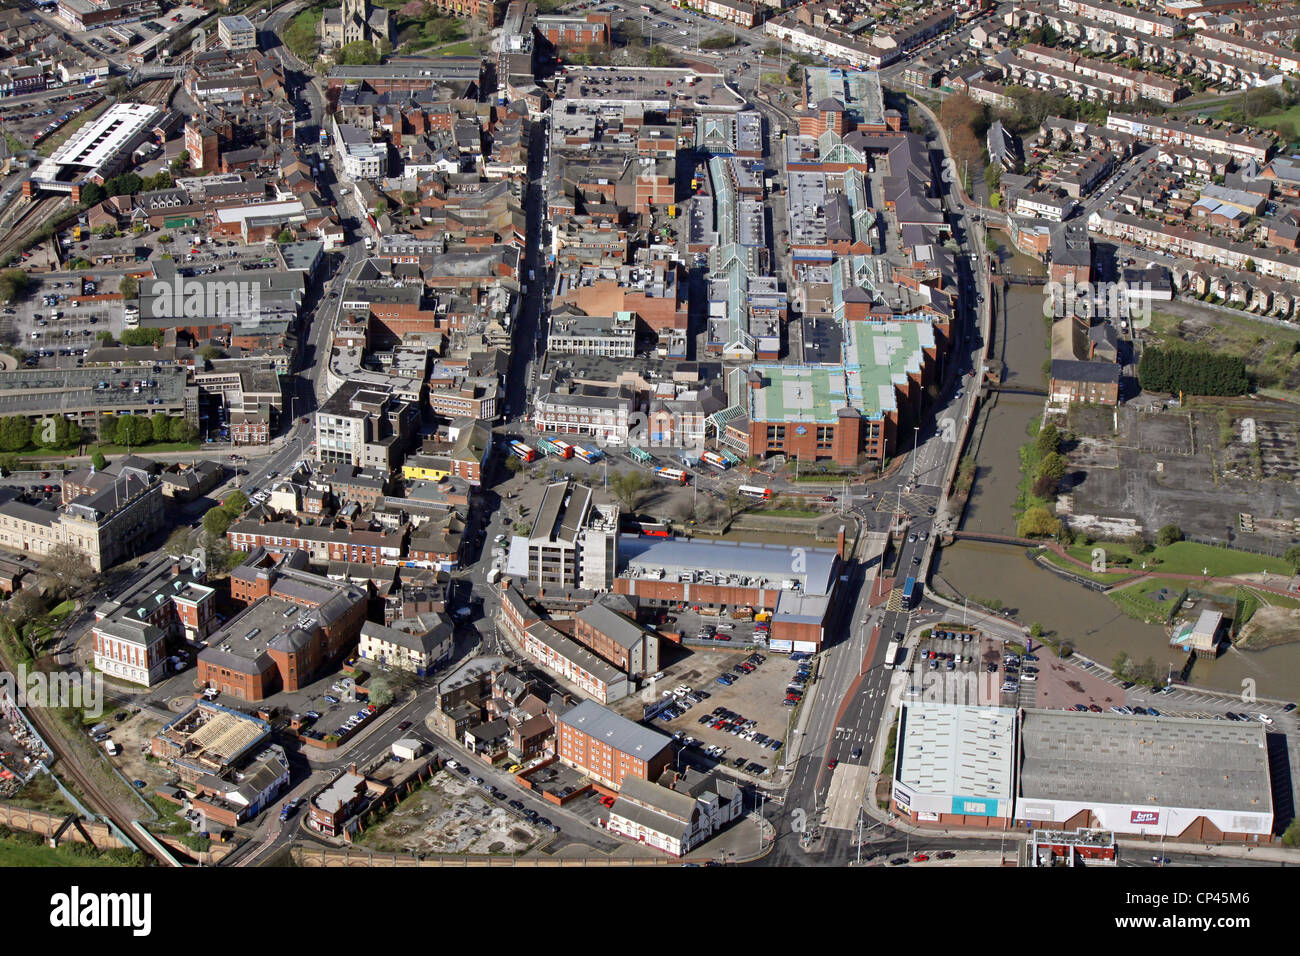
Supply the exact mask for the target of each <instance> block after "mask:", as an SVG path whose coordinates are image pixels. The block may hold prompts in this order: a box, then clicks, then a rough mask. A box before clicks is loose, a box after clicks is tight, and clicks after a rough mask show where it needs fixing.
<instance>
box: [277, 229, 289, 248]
mask: <svg viewBox="0 0 1300 956" xmlns="http://www.w3.org/2000/svg"><path fill="white" fill-rule="evenodd" d="M275 241H276V242H278V243H279V244H280V245H282V246H283V245H285V244H286V243H290V242H293V232H292V230H289V229H281V230H280V234H279V235H278V236H276V237H275Z"/></svg>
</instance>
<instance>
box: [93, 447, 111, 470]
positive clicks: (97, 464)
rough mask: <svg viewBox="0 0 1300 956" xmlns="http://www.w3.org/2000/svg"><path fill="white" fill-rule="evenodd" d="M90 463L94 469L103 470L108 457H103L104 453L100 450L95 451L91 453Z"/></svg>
mask: <svg viewBox="0 0 1300 956" xmlns="http://www.w3.org/2000/svg"><path fill="white" fill-rule="evenodd" d="M90 463H91V465H93V466H94V468H95V470H96V471H103V470H104V469H105V468H107V467H108V459H107V458H105V457H104V453H103V452H102V451H97V452H95V453H94V454H93V455H91V456H90Z"/></svg>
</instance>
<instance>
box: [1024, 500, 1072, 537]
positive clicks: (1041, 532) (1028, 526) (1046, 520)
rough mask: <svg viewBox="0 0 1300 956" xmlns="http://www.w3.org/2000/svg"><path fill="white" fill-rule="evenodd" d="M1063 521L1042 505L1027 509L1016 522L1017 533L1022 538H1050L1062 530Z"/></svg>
mask: <svg viewBox="0 0 1300 956" xmlns="http://www.w3.org/2000/svg"><path fill="white" fill-rule="evenodd" d="M1060 526H1061V523H1060V522H1059V521H1057V520H1056V518H1054V517H1053V516H1052V513H1051V512H1050V511H1048V510H1047V509H1046V508H1044V507H1043V506H1042V505H1034V506H1033V507H1032V508H1027V509H1025V513H1024V514H1023V515H1021V516H1020V520H1019V521H1018V522H1016V533H1017V534H1018V535H1020V537H1022V538H1050V537H1051V536H1052V535H1054V534H1056V532H1057V531H1058V530H1060Z"/></svg>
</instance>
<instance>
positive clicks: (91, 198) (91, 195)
mask: <svg viewBox="0 0 1300 956" xmlns="http://www.w3.org/2000/svg"><path fill="white" fill-rule="evenodd" d="M105 195H106V194H105V192H104V189H103V187H102V186H100V185H99V184H98V183H86V185H84V186H82V187H81V201H82V202H83V203H85V204H86V206H87V208H89V207H90V206H97V205H99V204H100V203H102V202H103V201H104V198H105Z"/></svg>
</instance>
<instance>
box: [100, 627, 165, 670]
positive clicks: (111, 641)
mask: <svg viewBox="0 0 1300 956" xmlns="http://www.w3.org/2000/svg"><path fill="white" fill-rule="evenodd" d="M92 638H93V645H94V653H95V668H96V669H97V670H99V671H102V672H103V673H105V674H107V675H109V676H110V677H116V678H118V679H119V680H125V681H130V682H131V683H132V684H140V685H141V686H143V687H152V686H153V685H154V684H156V683H157V682H158V681H160V680H162V679H163V677H165V676H166V674H167V654H166V645H167V635H166V633H165V632H164V631H163V630H162V628H158V627H154V626H153V625H152V624H149V623H146V622H144V621H133V620H131V619H130V618H118V619H116V620H111V621H102V622H100V623H99V624H96V625H95V627H94V629H93V631H92Z"/></svg>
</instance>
